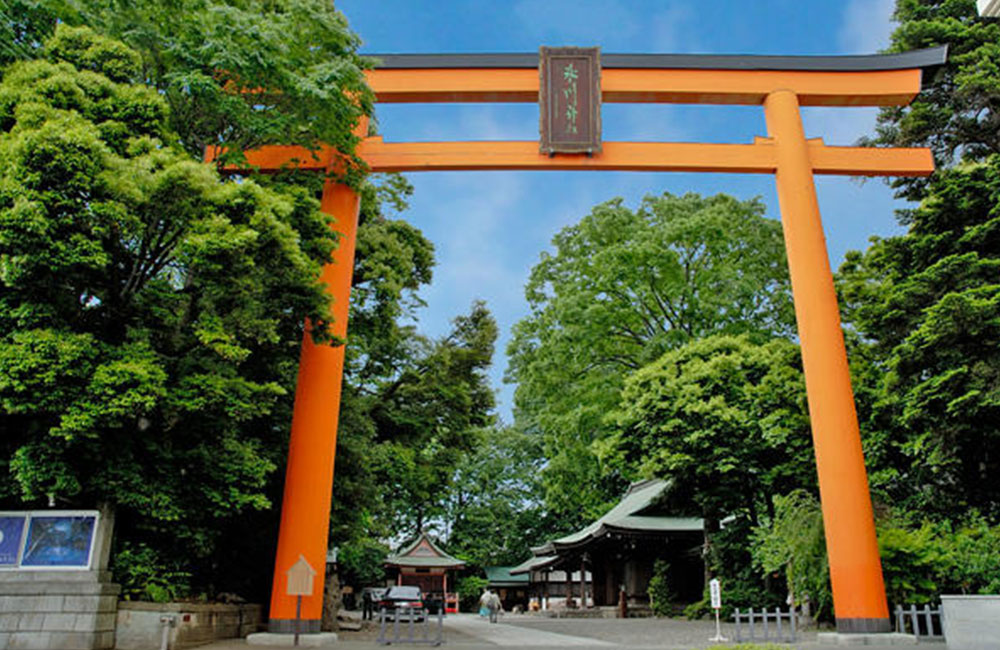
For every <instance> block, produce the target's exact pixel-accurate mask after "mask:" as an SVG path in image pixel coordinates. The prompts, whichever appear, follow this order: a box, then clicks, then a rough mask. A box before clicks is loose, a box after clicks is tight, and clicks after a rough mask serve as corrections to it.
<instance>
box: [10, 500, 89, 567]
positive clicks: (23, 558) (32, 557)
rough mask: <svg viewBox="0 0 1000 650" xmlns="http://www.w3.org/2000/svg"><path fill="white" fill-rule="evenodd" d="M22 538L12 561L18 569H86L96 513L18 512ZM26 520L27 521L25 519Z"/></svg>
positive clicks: (87, 511) (75, 511)
mask: <svg viewBox="0 0 1000 650" xmlns="http://www.w3.org/2000/svg"><path fill="white" fill-rule="evenodd" d="M17 516H19V517H21V519H22V530H23V531H24V532H23V533H22V535H21V538H22V540H23V541H22V540H19V543H18V544H17V546H18V548H19V557H18V559H17V561H16V562H15V563H11V564H2V565H0V566H5V567H14V566H16V567H17V568H21V569H89V568H90V563H91V557H92V555H93V550H94V535H95V533H96V531H97V517H98V513H97V512H96V511H92V510H86V511H80V510H73V511H59V510H40V511H33V512H26V513H23V514H18V515H17ZM25 521H26V524H25V523H24V522H25Z"/></svg>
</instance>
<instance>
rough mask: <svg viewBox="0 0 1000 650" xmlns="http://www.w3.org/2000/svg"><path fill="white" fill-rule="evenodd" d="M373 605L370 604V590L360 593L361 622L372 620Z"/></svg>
mask: <svg viewBox="0 0 1000 650" xmlns="http://www.w3.org/2000/svg"><path fill="white" fill-rule="evenodd" d="M373 605H374V603H373V602H372V590H371V589H365V590H364V591H363V592H361V620H362V621H370V620H372V614H373V613H374V612H373V609H374V607H373Z"/></svg>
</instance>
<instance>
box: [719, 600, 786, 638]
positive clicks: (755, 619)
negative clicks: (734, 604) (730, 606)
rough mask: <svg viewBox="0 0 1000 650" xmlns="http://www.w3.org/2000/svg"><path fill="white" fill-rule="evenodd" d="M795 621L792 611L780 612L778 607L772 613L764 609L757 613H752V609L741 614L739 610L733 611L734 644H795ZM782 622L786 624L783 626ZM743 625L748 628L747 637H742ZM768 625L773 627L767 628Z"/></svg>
mask: <svg viewBox="0 0 1000 650" xmlns="http://www.w3.org/2000/svg"><path fill="white" fill-rule="evenodd" d="M796 619H797V616H796V614H795V610H794V609H791V610H789V611H787V612H783V611H781V608H780V607H775V608H774V611H773V612H769V611H767V608H766V607H765V608H761V609H759V610H757V611H754V609H753V607H751V608H750V609H749V610H748V611H745V612H741V611H740V610H739V609H734V610H733V620H734V621H735V623H736V642H737V643H739V642H741V641H743V640H748V641H758V640H760V641H776V642H778V643H795V633H796ZM784 621H787V623H786V624H783V622H784ZM744 623H746V624H748V626H749V630H748V631H749V636H748V637H745V636H744V635H743V624H744ZM768 623H774V625H773V626H769V625H768ZM758 625H759V626H760V635H758V633H757V631H758V628H757V626H758ZM772 629H773V635H772ZM761 635H762V636H761Z"/></svg>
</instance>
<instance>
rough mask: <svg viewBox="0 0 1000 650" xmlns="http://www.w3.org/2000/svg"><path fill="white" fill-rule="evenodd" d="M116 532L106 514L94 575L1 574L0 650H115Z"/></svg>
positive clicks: (96, 542)
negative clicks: (112, 558)
mask: <svg viewBox="0 0 1000 650" xmlns="http://www.w3.org/2000/svg"><path fill="white" fill-rule="evenodd" d="M52 512H53V514H59V512H60V511H52ZM46 514H47V513H46ZM113 530H114V512H113V511H112V510H111V509H110V508H107V507H104V508H101V510H100V516H99V517H98V519H97V529H96V530H95V531H94V537H93V550H92V552H91V564H90V566H91V568H90V569H89V570H87V569H83V568H81V569H59V568H51V567H46V568H35V569H10V570H6V569H5V570H3V571H0V650H110V648H113V647H114V645H115V617H116V614H117V608H118V594H119V592H120V591H121V587H119V586H118V585H116V584H112V583H111V574H110V573H109V572H108V571H107V570H106V569H107V566H108V558H109V555H110V553H111V534H112V531H113Z"/></svg>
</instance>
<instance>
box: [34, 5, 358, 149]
mask: <svg viewBox="0 0 1000 650" xmlns="http://www.w3.org/2000/svg"><path fill="white" fill-rule="evenodd" d="M48 4H49V5H54V6H56V7H58V8H59V12H58V13H59V15H60V17H61V18H62V19H63V20H66V21H67V22H69V23H71V24H84V25H88V26H90V27H91V28H93V29H95V30H97V31H99V32H101V33H103V34H106V35H108V36H112V37H114V38H117V39H120V40H122V41H124V42H125V43H126V44H127V45H129V46H131V47H132V48H134V49H135V51H136V52H138V53H139V55H140V65H141V68H140V69H141V74H142V79H143V80H145V82H146V83H148V84H150V85H152V86H153V87H155V88H156V89H157V90H158V91H159V93H160V94H161V96H162V97H163V98H164V100H165V101H166V103H167V105H168V106H169V108H170V111H169V120H170V126H171V128H172V130H173V131H174V132H175V133H177V134H178V137H179V139H180V143H181V145H182V146H183V147H184V148H185V149H186V150H187V151H188V152H189V153H190V154H192V155H193V156H195V157H198V158H201V156H202V155H203V153H204V151H205V147H209V146H220V147H223V148H224V149H225V150H226V151H227V152H228V153H227V154H226V155H225V156H224V157H223V158H222V160H224V161H230V160H239V159H242V156H243V152H244V151H245V150H247V149H251V148H254V147H258V146H261V145H264V144H289V145H291V144H298V145H303V146H306V147H312V148H315V147H318V146H319V145H321V144H327V145H331V146H334V147H336V148H337V149H338V150H340V151H343V152H345V153H351V152H353V150H354V144H355V143H356V141H357V139H356V137H355V136H354V135H352V133H351V130H352V127H353V126H354V125H355V124H357V122H358V119H359V118H360V117H361V116H362V115H369V114H371V110H372V103H373V95H372V92H371V90H370V89H369V88H368V86H367V85H366V83H365V78H364V72H363V70H364V68H366V67H367V66H368V63H366V62H365V61H364V60H363V59H362V58H361V57H360V56H358V54H357V52H356V50H357V47H358V45H359V44H360V41H359V39H358V37H357V36H356V35H355V34H354V33H353V32H351V31H350V29H349V28H348V25H347V21H346V20H345V18H344V17H343V15H342V14H341V13H340V12H339V11H337V10H336V9H335V8H334V6H333V3H332V2H329V0H168V1H166V2H164V1H161V0H52V1H51V2H49V3H48ZM79 63H80V64H84V66H85V65H86V64H87V62H86V61H81V62H79Z"/></svg>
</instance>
